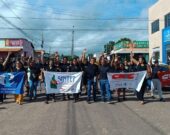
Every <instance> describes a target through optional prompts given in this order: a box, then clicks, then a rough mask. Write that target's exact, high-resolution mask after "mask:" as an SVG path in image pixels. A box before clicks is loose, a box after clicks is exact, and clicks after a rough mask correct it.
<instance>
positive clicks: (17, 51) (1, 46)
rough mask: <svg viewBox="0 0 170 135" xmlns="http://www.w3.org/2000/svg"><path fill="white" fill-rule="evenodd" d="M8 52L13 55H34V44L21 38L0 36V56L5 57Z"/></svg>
mask: <svg viewBox="0 0 170 135" xmlns="http://www.w3.org/2000/svg"><path fill="white" fill-rule="evenodd" d="M8 52H13V56H14V57H17V56H21V55H24V56H26V57H29V56H32V57H34V46H33V44H32V43H31V42H30V41H28V40H27V39H23V38H0V57H6V55H7V54H8Z"/></svg>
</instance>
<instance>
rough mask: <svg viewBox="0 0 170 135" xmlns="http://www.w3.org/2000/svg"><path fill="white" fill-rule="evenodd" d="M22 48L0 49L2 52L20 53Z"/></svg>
mask: <svg viewBox="0 0 170 135" xmlns="http://www.w3.org/2000/svg"><path fill="white" fill-rule="evenodd" d="M21 50H22V48H0V52H19V51H21Z"/></svg>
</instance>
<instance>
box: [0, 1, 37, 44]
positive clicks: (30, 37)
mask: <svg viewBox="0 0 170 135" xmlns="http://www.w3.org/2000/svg"><path fill="white" fill-rule="evenodd" d="M1 2H2V3H3V4H4V5H5V6H6V7H7V8H8V9H9V10H10V11H11V12H12V13H13V14H14V15H15V16H16V18H17V19H19V20H20V21H21V22H22V23H23V24H24V25H26V23H25V22H24V21H23V20H22V19H21V18H20V17H19V16H18V15H17V14H16V13H15V12H14V11H13V10H12V9H11V8H10V7H9V6H8V4H7V3H5V2H4V1H3V0H1ZM0 17H1V18H2V19H3V20H4V21H6V22H7V23H9V24H10V25H12V26H13V27H15V28H16V29H17V30H19V31H20V32H21V33H22V34H24V35H25V36H26V37H27V38H29V39H30V40H31V41H34V38H33V37H32V36H29V35H28V34H27V33H26V32H24V31H23V30H22V29H21V28H19V27H17V26H16V25H14V24H13V23H11V22H10V21H9V20H7V19H6V18H5V17H4V16H2V15H0ZM26 26H28V25H26ZM35 42H36V41H35ZM36 43H37V42H36Z"/></svg>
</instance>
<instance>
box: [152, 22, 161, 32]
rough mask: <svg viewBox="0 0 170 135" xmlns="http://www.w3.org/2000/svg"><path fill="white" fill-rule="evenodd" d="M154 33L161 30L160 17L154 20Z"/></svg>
mask: <svg viewBox="0 0 170 135" xmlns="http://www.w3.org/2000/svg"><path fill="white" fill-rule="evenodd" d="M151 25H152V33H155V32H157V31H159V19H158V20H156V21H154V22H152V24H151Z"/></svg>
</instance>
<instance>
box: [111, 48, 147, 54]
mask: <svg viewBox="0 0 170 135" xmlns="http://www.w3.org/2000/svg"><path fill="white" fill-rule="evenodd" d="M111 53H112V54H130V53H131V50H130V49H124V48H123V49H119V50H116V51H113V50H112V51H111ZM133 53H149V49H146V48H139V49H133Z"/></svg>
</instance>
